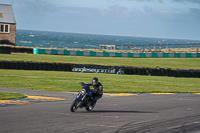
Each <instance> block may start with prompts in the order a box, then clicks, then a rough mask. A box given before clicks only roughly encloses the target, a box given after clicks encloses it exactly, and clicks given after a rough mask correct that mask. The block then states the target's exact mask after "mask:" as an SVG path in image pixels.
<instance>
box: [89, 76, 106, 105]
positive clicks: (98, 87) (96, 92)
mask: <svg viewBox="0 0 200 133" xmlns="http://www.w3.org/2000/svg"><path fill="white" fill-rule="evenodd" d="M87 85H89V86H93V87H94V89H91V92H92V97H93V104H95V103H96V102H97V100H98V99H100V98H101V97H102V95H103V85H102V84H101V83H100V82H99V80H98V78H96V77H94V78H93V79H92V83H89V84H87Z"/></svg>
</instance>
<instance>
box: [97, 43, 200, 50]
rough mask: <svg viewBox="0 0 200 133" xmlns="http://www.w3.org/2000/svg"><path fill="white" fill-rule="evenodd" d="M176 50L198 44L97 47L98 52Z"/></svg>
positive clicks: (197, 44) (197, 46)
mask: <svg viewBox="0 0 200 133" xmlns="http://www.w3.org/2000/svg"><path fill="white" fill-rule="evenodd" d="M176 48H179V49H180V48H199V43H188V44H141V45H104V44H103V45H102V44H100V45H99V49H100V50H128V51H129V50H132V51H136V50H144V49H147V50H161V49H176Z"/></svg>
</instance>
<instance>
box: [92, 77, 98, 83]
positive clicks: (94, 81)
mask: <svg viewBox="0 0 200 133" xmlns="http://www.w3.org/2000/svg"><path fill="white" fill-rule="evenodd" d="M98 82H99V79H98V78H96V77H94V78H93V79H92V85H96V84H98Z"/></svg>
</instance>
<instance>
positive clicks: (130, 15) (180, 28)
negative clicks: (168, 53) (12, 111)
mask: <svg viewBox="0 0 200 133" xmlns="http://www.w3.org/2000/svg"><path fill="white" fill-rule="evenodd" d="M0 4H12V0H0ZM13 11H14V14H15V19H16V21H17V29H29V30H42V31H58V32H72V33H89V34H106V35H122V36H137V37H157V38H175V39H195V40H200V0H13Z"/></svg>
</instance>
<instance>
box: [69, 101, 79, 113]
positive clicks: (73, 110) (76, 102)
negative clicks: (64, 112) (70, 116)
mask: <svg viewBox="0 0 200 133" xmlns="http://www.w3.org/2000/svg"><path fill="white" fill-rule="evenodd" d="M78 103H79V101H78V100H77V99H75V100H74V101H73V103H72V105H71V107H70V111H71V112H75V111H76V110H77V109H78V107H77V105H78Z"/></svg>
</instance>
